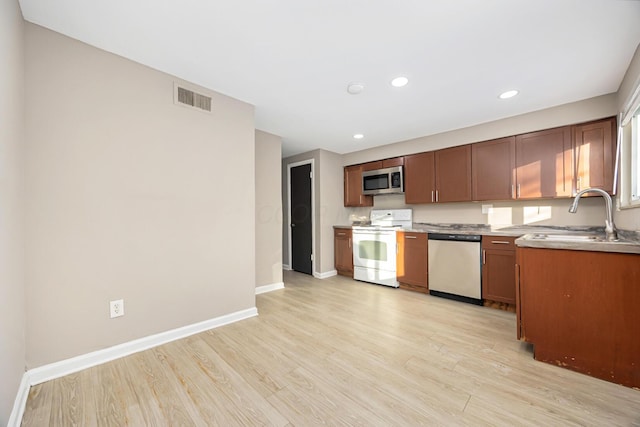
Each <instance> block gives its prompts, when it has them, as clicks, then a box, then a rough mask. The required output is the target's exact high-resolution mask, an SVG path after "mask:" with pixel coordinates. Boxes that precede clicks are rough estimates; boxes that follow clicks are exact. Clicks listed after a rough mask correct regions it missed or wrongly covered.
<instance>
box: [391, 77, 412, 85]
mask: <svg viewBox="0 0 640 427" xmlns="http://www.w3.org/2000/svg"><path fill="white" fill-rule="evenodd" d="M407 83H409V79H408V78H406V77H403V76H400V77H396V78H395V79H393V80H391V86H393V87H402V86H406V85H407Z"/></svg>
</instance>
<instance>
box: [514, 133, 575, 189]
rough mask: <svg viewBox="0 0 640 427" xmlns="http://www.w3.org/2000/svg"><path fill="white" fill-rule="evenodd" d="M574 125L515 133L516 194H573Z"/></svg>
mask: <svg viewBox="0 0 640 427" xmlns="http://www.w3.org/2000/svg"><path fill="white" fill-rule="evenodd" d="M571 153H572V149H571V128H570V127H569V126H565V127H561V128H555V129H549V130H544V131H540V132H532V133H528V134H524V135H518V136H516V197H517V198H519V199H531V198H551V197H570V196H571V182H572V179H573V177H572V172H571V163H572V159H571V157H572V156H571Z"/></svg>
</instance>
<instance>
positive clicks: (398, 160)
mask: <svg viewBox="0 0 640 427" xmlns="http://www.w3.org/2000/svg"><path fill="white" fill-rule="evenodd" d="M403 165H404V157H394V158H393V159H386V160H383V161H382V167H383V168H390V167H393V166H403Z"/></svg>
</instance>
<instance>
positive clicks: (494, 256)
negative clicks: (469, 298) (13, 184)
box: [482, 236, 516, 306]
mask: <svg viewBox="0 0 640 427" xmlns="http://www.w3.org/2000/svg"><path fill="white" fill-rule="evenodd" d="M515 239H516V238H515V237H503V236H482V298H483V299H485V300H490V301H497V302H502V303H507V304H511V305H513V306H515V304H516V277H515V273H516V245H515Z"/></svg>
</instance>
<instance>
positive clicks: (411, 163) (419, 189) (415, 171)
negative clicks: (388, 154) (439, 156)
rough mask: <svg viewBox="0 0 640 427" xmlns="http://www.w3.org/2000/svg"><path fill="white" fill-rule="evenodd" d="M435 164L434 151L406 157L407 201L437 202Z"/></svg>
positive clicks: (408, 202) (405, 196)
mask: <svg viewBox="0 0 640 427" xmlns="http://www.w3.org/2000/svg"><path fill="white" fill-rule="evenodd" d="M435 182H436V181H435V166H434V154H433V151H430V152H428V153H419V154H412V155H410V156H405V158H404V199H405V203H407V204H411V203H433V202H435V196H434V192H435Z"/></svg>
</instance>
